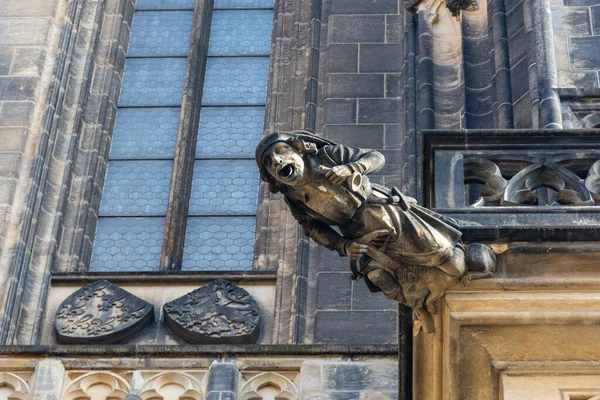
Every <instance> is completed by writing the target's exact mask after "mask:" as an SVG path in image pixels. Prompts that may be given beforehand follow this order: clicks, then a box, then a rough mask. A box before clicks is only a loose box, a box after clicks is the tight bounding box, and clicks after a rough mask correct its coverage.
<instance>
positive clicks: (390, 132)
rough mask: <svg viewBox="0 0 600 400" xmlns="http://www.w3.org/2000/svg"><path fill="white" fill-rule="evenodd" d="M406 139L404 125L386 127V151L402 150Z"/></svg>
mask: <svg viewBox="0 0 600 400" xmlns="http://www.w3.org/2000/svg"><path fill="white" fill-rule="evenodd" d="M405 139H406V135H405V129H404V125H402V124H397V125H386V126H385V143H384V148H385V149H400V148H402V142H403V141H404V140H405Z"/></svg>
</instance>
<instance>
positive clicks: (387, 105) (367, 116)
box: [358, 99, 402, 123]
mask: <svg viewBox="0 0 600 400" xmlns="http://www.w3.org/2000/svg"><path fill="white" fill-rule="evenodd" d="M401 106H402V105H401V100H399V99H398V100H396V99H359V100H358V122H359V123H395V122H401V120H402V116H401V115H400V110H401Z"/></svg>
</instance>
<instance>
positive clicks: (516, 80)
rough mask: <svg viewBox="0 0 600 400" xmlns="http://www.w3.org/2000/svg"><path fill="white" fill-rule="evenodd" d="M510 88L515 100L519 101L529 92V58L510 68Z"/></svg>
mask: <svg viewBox="0 0 600 400" xmlns="http://www.w3.org/2000/svg"><path fill="white" fill-rule="evenodd" d="M510 88H511V91H512V94H511V95H512V99H513V101H517V100H518V99H520V98H521V97H522V96H523V95H524V94H525V93H527V92H529V71H528V69H527V60H522V61H521V62H519V63H518V64H517V65H515V66H514V67H513V68H512V69H511V70H510Z"/></svg>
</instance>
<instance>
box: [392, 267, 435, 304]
mask: <svg viewBox="0 0 600 400" xmlns="http://www.w3.org/2000/svg"><path fill="white" fill-rule="evenodd" d="M422 268H424V267H416V268H414V269H413V270H412V271H407V270H403V271H401V274H400V276H399V283H400V286H402V292H403V293H404V298H405V304H406V305H407V306H409V307H416V308H421V307H423V303H425V300H426V299H427V296H429V293H430V291H429V288H428V287H427V285H426V284H425V282H424V281H423V279H420V277H421V275H422V273H423V272H424V271H422V270H421V269H422Z"/></svg>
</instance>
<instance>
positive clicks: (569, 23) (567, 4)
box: [552, 0, 600, 89]
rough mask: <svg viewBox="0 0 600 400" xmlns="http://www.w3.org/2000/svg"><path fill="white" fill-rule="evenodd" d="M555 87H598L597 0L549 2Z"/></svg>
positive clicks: (599, 21) (599, 30) (599, 13)
mask: <svg viewBox="0 0 600 400" xmlns="http://www.w3.org/2000/svg"><path fill="white" fill-rule="evenodd" d="M552 23H553V28H554V49H555V52H556V59H557V67H558V78H559V80H558V87H560V88H581V89H592V88H598V87H600V55H599V54H598V49H600V1H598V0H565V1H554V2H553V3H552Z"/></svg>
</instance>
